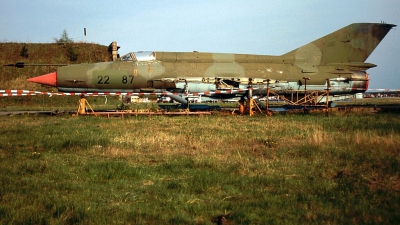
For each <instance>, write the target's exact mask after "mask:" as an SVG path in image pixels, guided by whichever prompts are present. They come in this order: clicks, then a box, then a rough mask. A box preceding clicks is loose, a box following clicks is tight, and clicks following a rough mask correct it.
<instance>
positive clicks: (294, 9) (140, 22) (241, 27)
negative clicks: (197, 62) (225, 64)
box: [0, 0, 400, 89]
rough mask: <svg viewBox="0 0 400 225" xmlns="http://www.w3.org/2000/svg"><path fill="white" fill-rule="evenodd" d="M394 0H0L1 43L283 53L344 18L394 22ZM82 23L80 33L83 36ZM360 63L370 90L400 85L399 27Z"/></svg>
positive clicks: (398, 16) (399, 4)
mask: <svg viewBox="0 0 400 225" xmlns="http://www.w3.org/2000/svg"><path fill="white" fill-rule="evenodd" d="M399 9H400V0H380V1H376V0H352V1H348V0H337V1H332V0H329V1H328V0H301V1H299V0H268V1H267V0H246V1H239V0H202V1H193V0H174V1H168V0H146V1H131V0H125V1H122V0H113V1H105V0H84V1H82V0H68V1H65V0H64V1H60V0H35V1H32V0H13V1H7V0H2V1H1V2H0V14H1V15H2V16H1V17H0V42H23V43H49V42H54V39H55V38H60V36H61V34H62V33H63V30H64V29H65V30H66V31H67V32H68V36H69V37H70V38H72V39H73V40H74V41H75V42H88V43H97V44H102V45H107V46H108V45H109V44H110V43H111V42H112V41H117V43H118V46H120V47H121V48H120V49H119V53H120V54H121V55H123V54H125V53H128V52H131V51H177V52H178V51H179V52H191V51H201V52H220V53H244V54H262V55H282V54H285V53H287V52H289V51H291V50H293V49H296V48H298V47H300V46H302V45H305V44H307V43H309V42H311V41H313V40H316V39H318V38H320V37H322V36H325V35H327V34H329V33H331V32H333V31H335V30H338V29H340V28H342V27H344V26H347V25H349V24H351V23H358V22H370V23H380V22H381V21H385V22H386V23H390V24H397V25H399V26H400V13H399ZM84 28H86V36H85V35H84ZM366 62H369V63H373V64H377V65H378V66H377V67H375V68H371V69H369V70H368V71H367V72H368V73H369V74H370V78H371V82H370V88H392V89H400V71H399V68H397V65H399V64H400V31H399V28H397V27H396V28H394V29H393V30H391V31H390V32H389V34H388V35H387V36H386V37H385V38H384V39H383V41H382V42H381V43H380V44H379V45H378V47H377V48H376V49H375V51H374V52H373V53H372V54H371V56H370V57H369V58H368V59H367V60H366Z"/></svg>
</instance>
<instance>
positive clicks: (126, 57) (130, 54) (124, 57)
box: [121, 52, 133, 61]
mask: <svg viewBox="0 0 400 225" xmlns="http://www.w3.org/2000/svg"><path fill="white" fill-rule="evenodd" d="M132 55H133V54H132V53H131V52H130V53H128V54H125V55H123V56H122V57H121V60H122V61H133V58H132Z"/></svg>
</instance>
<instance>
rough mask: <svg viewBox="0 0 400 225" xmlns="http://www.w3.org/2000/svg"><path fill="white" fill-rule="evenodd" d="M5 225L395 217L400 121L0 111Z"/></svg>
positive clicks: (389, 117) (399, 194) (394, 220)
mask: <svg viewBox="0 0 400 225" xmlns="http://www.w3.org/2000/svg"><path fill="white" fill-rule="evenodd" d="M0 126H1V128H2V129H1V136H0V162H1V163H0V167H1V168H0V223H2V224H365V223H370V224H376V223H378V224H379V223H380V224H398V221H400V176H399V171H400V167H399V162H400V155H399V153H400V116H399V114H372V113H368V114H359V113H354V112H349V113H346V114H341V115H336V114H334V113H332V114H331V115H330V116H329V117H325V116H323V115H318V114H316V115H303V114H293V115H276V116H273V117H264V116H255V117H247V116H202V117H197V116H196V117H157V116H152V117H147V116H142V117H140V116H139V117H126V118H125V119H121V118H110V119H107V118H104V117H71V116H70V115H64V116H54V117H50V116H3V117H0Z"/></svg>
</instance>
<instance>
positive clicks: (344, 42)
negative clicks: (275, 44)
mask: <svg viewBox="0 0 400 225" xmlns="http://www.w3.org/2000/svg"><path fill="white" fill-rule="evenodd" d="M395 26H396V25H393V24H381V23H353V24H350V25H348V26H346V27H344V28H342V29H339V30H337V31H335V32H333V33H331V34H328V35H326V36H324V37H322V38H319V39H317V40H315V41H313V42H311V43H308V44H306V45H304V46H302V47H300V48H298V49H295V50H293V51H291V52H288V53H286V54H284V57H285V58H293V59H294V61H295V64H302V65H308V66H314V65H326V64H330V63H354V62H358V63H361V62H365V60H366V59H367V58H368V56H369V55H370V54H371V53H372V51H374V49H375V48H376V46H378V44H379V43H380V42H381V40H382V39H383V38H384V37H385V36H386V34H387V33H388V32H389V31H390V30H391V29H392V28H393V27H395Z"/></svg>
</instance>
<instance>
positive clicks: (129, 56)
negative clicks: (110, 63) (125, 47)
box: [119, 51, 156, 62]
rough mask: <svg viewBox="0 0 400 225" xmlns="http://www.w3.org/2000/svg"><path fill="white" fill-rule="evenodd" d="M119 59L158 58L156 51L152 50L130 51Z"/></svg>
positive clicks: (140, 59) (149, 59) (136, 60)
mask: <svg viewBox="0 0 400 225" xmlns="http://www.w3.org/2000/svg"><path fill="white" fill-rule="evenodd" d="M119 59H120V60H122V61H133V62H143V61H145V62H146V61H153V60H155V59H156V53H155V52H152V51H140V52H129V53H128V54H125V55H123V56H122V57H120V58H119Z"/></svg>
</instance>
